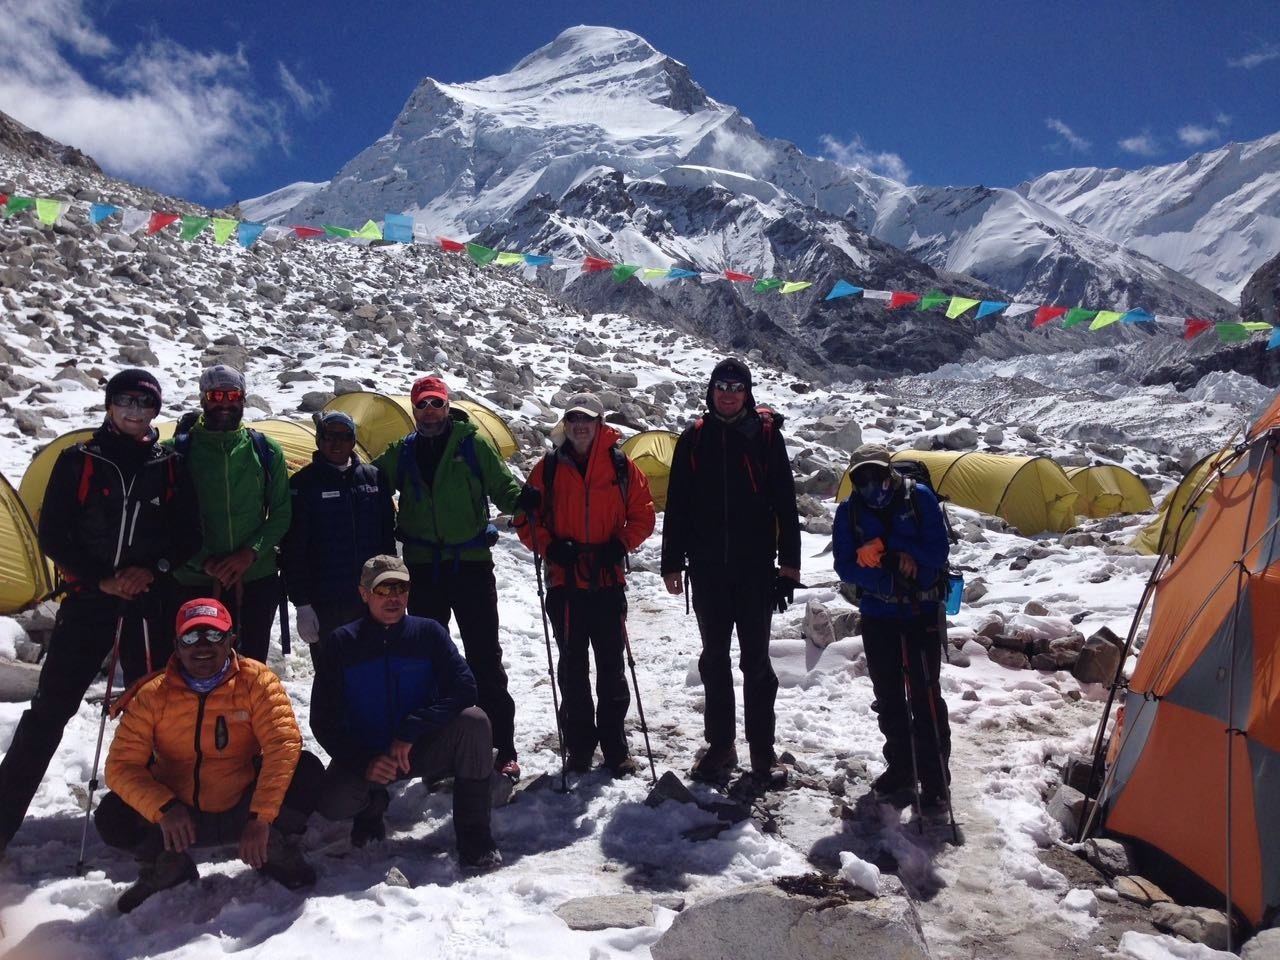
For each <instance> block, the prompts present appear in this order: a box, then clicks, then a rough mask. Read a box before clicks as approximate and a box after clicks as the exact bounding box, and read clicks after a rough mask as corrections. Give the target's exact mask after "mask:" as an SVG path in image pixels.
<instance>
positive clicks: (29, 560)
mask: <svg viewBox="0 0 1280 960" xmlns="http://www.w3.org/2000/svg"><path fill="white" fill-rule="evenodd" d="M52 592H53V578H52V576H51V575H50V572H49V565H48V564H47V563H46V562H45V559H44V557H43V556H41V554H40V545H39V544H38V543H37V542H36V529H35V525H34V524H33V523H32V521H31V515H30V514H29V513H28V512H27V508H26V507H25V506H23V503H22V499H21V496H20V495H19V493H18V491H16V490H14V489H13V485H12V484H11V483H9V481H8V480H6V479H5V478H4V476H3V475H0V614H11V613H17V612H18V611H20V610H25V609H26V608H27V607H30V606H32V605H33V604H36V603H39V602H40V601H41V600H43V599H44V598H45V597H47V596H48V595H49V594H50V593H52Z"/></svg>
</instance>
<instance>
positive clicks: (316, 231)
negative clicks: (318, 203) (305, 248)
mask: <svg viewBox="0 0 1280 960" xmlns="http://www.w3.org/2000/svg"><path fill="white" fill-rule="evenodd" d="M289 229H290V230H292V231H293V235H294V236H295V237H297V238H298V239H299V240H305V239H307V237H323V236H324V235H325V234H324V230H322V229H321V228H320V227H303V226H299V225H297V224H294V225H293V226H291V227H290V228H289Z"/></svg>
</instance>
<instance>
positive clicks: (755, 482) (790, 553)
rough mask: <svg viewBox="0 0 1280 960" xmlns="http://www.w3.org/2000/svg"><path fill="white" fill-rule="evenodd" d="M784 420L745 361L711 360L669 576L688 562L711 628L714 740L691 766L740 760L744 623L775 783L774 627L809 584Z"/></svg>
mask: <svg viewBox="0 0 1280 960" xmlns="http://www.w3.org/2000/svg"><path fill="white" fill-rule="evenodd" d="M781 420H782V418H781V417H779V416H777V415H776V414H772V413H771V412H770V411H768V410H757V408H756V404H755V398H754V397H753V396H752V393H751V372H750V371H749V370H748V369H747V367H746V365H745V364H743V363H742V362H741V361H738V360H734V359H727V360H722V361H721V362H720V363H719V364H717V365H716V367H715V369H714V370H713V371H712V372H711V382H710V383H709V384H708V386H707V412H706V414H705V415H704V416H703V417H701V418H699V419H698V421H697V422H696V423H695V424H694V425H693V426H691V427H689V428H688V429H687V430H685V431H684V433H682V434H681V435H680V439H679V441H678V442H677V443H676V449H675V453H674V455H673V457H672V463H671V476H670V479H669V481H668V487H667V512H666V520H665V521H664V523H663V530H662V577H663V580H664V581H665V583H666V587H667V591H668V592H669V593H672V594H679V593H682V592H683V584H682V583H681V575H682V573H683V572H684V571H685V570H686V569H687V570H688V575H689V580H690V583H691V585H692V589H693V609H694V613H695V614H696V615H697V618H698V630H699V632H700V633H701V634H702V656H701V657H699V659H698V673H699V675H700V676H701V677H702V685H703V688H704V690H705V693H706V705H705V707H704V712H703V716H704V733H705V736H706V740H707V747H706V749H705V750H704V751H703V754H702V756H701V757H700V759H699V760H698V762H697V764H696V765H695V766H694V768H693V771H692V773H693V776H694V777H695V778H699V779H707V780H723V779H726V778H727V777H728V776H729V774H730V773H731V772H732V770H733V768H734V766H735V765H736V764H737V762H738V753H737V749H736V747H735V721H734V692H733V670H732V663H731V660H730V644H731V642H732V637H733V629H734V627H735V626H736V627H737V628H738V649H739V659H738V664H739V667H740V668H741V669H742V700H743V712H744V714H745V723H746V735H747V742H748V744H749V745H750V748H751V772H752V773H753V774H755V776H756V777H757V779H759V780H761V781H763V782H764V783H766V784H768V785H778V784H780V783H782V782H784V781H785V779H786V770H785V768H783V767H782V766H781V765H779V764H778V762H777V755H776V754H775V753H774V746H773V741H774V711H773V704H774V699H775V697H776V695H777V692H778V678H777V676H776V675H775V674H774V672H773V664H772V663H770V661H769V632H770V621H771V619H772V616H773V610H774V608H775V607H776V608H777V609H779V610H782V609H785V608H786V605H787V603H789V602H790V601H791V598H792V595H793V593H794V591H795V588H796V586H797V585H798V584H799V580H800V519H799V515H798V513H797V510H796V491H795V480H794V478H793V476H792V473H791V461H790V460H788V458H787V447H786V444H785V442H784V441H783V439H782V434H781V431H780V429H779V427H780V426H781ZM775 558H776V559H777V562H778V569H775V567H774V561H775Z"/></svg>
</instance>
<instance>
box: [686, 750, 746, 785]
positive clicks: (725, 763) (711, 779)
mask: <svg viewBox="0 0 1280 960" xmlns="http://www.w3.org/2000/svg"><path fill="white" fill-rule="evenodd" d="M737 765H738V751H737V750H736V749H735V748H734V746H733V744H728V745H726V746H719V747H707V748H706V749H704V750H703V751H702V755H701V756H700V757H699V758H698V760H697V762H696V763H694V765H693V769H692V770H690V771H689V776H691V777H692V778H693V779H694V780H702V781H704V782H707V783H725V782H727V781H728V779H729V778H730V777H731V776H733V768H734V767H736V766H737Z"/></svg>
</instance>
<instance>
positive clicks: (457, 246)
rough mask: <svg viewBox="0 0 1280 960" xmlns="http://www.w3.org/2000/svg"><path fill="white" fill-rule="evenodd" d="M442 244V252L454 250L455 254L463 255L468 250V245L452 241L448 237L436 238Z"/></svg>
mask: <svg viewBox="0 0 1280 960" xmlns="http://www.w3.org/2000/svg"><path fill="white" fill-rule="evenodd" d="M436 240H437V241H438V242H439V243H440V249H441V250H452V251H453V252H454V253H462V252H464V251H465V250H466V249H467V245H466V244H465V243H462V242H461V241H459V240H450V239H449V238H448V237H436Z"/></svg>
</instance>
